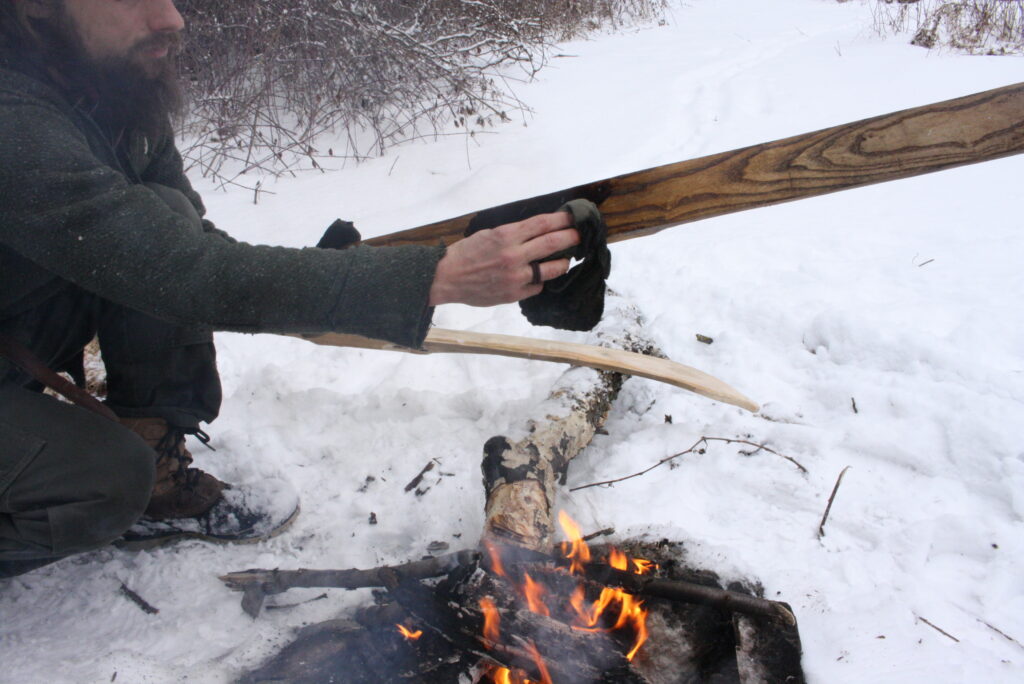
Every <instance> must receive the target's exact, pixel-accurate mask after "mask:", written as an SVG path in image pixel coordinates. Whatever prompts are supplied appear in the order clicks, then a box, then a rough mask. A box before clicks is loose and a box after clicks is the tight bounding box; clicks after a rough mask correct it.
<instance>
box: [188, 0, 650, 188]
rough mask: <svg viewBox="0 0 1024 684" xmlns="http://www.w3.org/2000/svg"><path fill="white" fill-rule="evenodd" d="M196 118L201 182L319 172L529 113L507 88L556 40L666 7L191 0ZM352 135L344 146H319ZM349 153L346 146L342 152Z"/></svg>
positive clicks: (566, 0) (191, 158)
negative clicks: (335, 163) (334, 135)
mask: <svg viewBox="0 0 1024 684" xmlns="http://www.w3.org/2000/svg"><path fill="white" fill-rule="evenodd" d="M179 7H180V9H181V11H182V13H183V14H184V15H185V16H186V19H187V20H188V23H189V36H188V41H187V48H186V51H185V53H184V54H183V56H182V68H183V72H184V74H185V75H186V76H187V80H188V83H189V90H190V93H189V95H190V97H189V99H190V103H191V104H190V111H189V114H188V116H187V118H186V119H185V120H184V121H183V122H181V126H180V127H181V132H182V139H183V140H185V141H187V142H186V147H185V149H184V150H183V152H184V154H185V157H186V160H187V162H188V163H189V165H190V166H195V167H198V168H199V169H200V170H201V172H202V173H203V174H204V175H212V176H214V177H217V178H221V179H225V180H230V178H232V177H237V176H236V174H241V173H246V172H248V171H251V170H262V171H273V172H281V171H283V170H290V169H295V168H308V167H310V166H311V167H314V168H319V167H320V165H321V164H322V163H323V162H324V160H325V159H328V158H333V159H338V160H346V159H361V158H365V157H367V156H372V155H377V154H380V153H381V152H382V151H383V150H384V149H385V148H386V147H387V146H389V145H391V144H394V143H397V142H401V141H405V140H410V139H414V138H416V137H419V136H425V135H436V134H438V133H439V132H440V131H442V130H443V129H445V128H447V127H449V126H450V125H451V124H452V123H453V122H454V124H455V126H456V127H458V128H459V129H461V130H462V131H464V132H467V133H470V134H472V133H473V132H475V131H477V130H480V129H482V128H485V127H487V126H491V125H493V124H495V123H497V122H500V121H505V120H507V119H509V118H510V117H511V116H512V115H513V114H514V113H515V112H523V111H525V110H526V109H527V107H526V105H525V104H524V103H523V102H521V101H520V100H518V99H517V98H516V97H515V95H514V93H513V91H512V88H511V84H512V83H513V82H514V81H515V80H517V79H521V80H526V79H530V78H532V77H533V76H534V75H535V74H536V72H537V71H538V70H539V69H540V68H541V67H542V66H544V64H545V62H546V59H547V50H548V48H549V47H550V45H551V43H552V42H553V41H556V40H563V39H566V38H570V37H574V36H578V35H581V34H585V33H588V32H592V31H594V30H597V29H600V28H602V27H605V26H608V27H612V28H615V27H619V26H621V25H623V24H624V23H631V22H637V21H646V20H651V19H653V18H656V17H657V16H660V13H661V11H662V10H663V9H664V7H665V2H664V0H555V1H547V2H545V1H542V0H525V1H522V2H515V1H514V0H420V1H417V2H409V1H408V0H382V1H377V2H369V1H366V0H233V1H232V2H219V1H218V0H181V2H180V3H179ZM329 131H334V132H343V135H342V136H341V139H342V140H343V141H344V143H343V145H344V148H343V149H332V148H328V149H326V150H323V149H320V148H319V147H318V144H317V143H318V140H319V139H320V137H321V136H322V135H323V134H324V133H326V132H329ZM339 147H340V145H339Z"/></svg>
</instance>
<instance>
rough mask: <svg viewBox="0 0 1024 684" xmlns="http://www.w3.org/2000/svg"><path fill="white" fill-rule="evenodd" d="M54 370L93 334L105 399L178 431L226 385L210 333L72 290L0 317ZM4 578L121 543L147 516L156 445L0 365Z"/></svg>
mask: <svg viewBox="0 0 1024 684" xmlns="http://www.w3.org/2000/svg"><path fill="white" fill-rule="evenodd" d="M0 333H6V334H9V335H11V336H17V337H18V338H19V340H20V341H21V342H22V343H23V344H25V345H26V346H28V347H29V348H30V349H32V351H33V352H34V353H35V354H36V355H37V356H38V357H39V358H40V360H42V361H43V362H44V363H46V364H47V365H48V366H49V367H51V368H57V369H67V368H69V366H71V365H73V363H74V362H75V360H76V359H78V358H79V355H80V353H81V350H82V347H83V346H84V345H85V344H87V343H88V342H89V341H90V340H91V339H92V337H93V335H98V336H99V339H100V348H101V349H102V353H103V360H104V364H105V366H106V369H107V389H108V394H107V404H108V406H110V408H112V409H113V410H114V412H115V413H117V414H118V415H120V416H132V417H145V416H157V417H162V418H165V419H166V420H167V421H168V423H170V424H171V425H174V426H176V427H178V428H180V429H182V430H183V431H184V432H194V431H196V430H197V429H198V428H199V422H200V421H205V422H209V421H211V420H213V419H214V418H215V417H216V416H217V412H218V410H219V408H220V400H221V389H220V380H219V377H218V375H217V370H216V359H215V352H214V348H213V342H212V337H211V334H210V332H209V331H206V330H190V329H185V328H181V327H178V326H175V325H172V324H170V323H166V322H164V321H161V320H158V319H155V318H152V317H150V316H147V315H145V314H142V313H139V312H137V311H133V310H130V309H126V308H124V307H121V306H118V305H116V304H112V303H110V302H107V301H104V300H101V299H99V298H97V297H95V296H94V295H91V294H89V293H87V292H84V291H83V290H81V289H79V288H76V287H74V286H71V285H68V286H67V287H66V288H64V290H63V291H61V292H60V293H58V294H57V295H55V296H53V297H51V298H50V299H48V300H47V301H46V302H44V303H42V304H41V305H39V306H36V307H33V308H32V309H31V310H29V311H27V312H23V313H22V314H20V315H18V316H16V317H12V318H8V319H6V320H3V321H0ZM4 369H6V373H3V374H0V577H3V576H10V575H15V574H20V573H22V572H26V571H28V570H30V569H32V568H34V567H38V566H40V565H44V564H46V563H49V562H52V561H54V560H57V559H59V558H62V557H64V556H67V555H69V554H73V553H78V552H81V551H86V550H90V549H94V548H97V547H99V546H103V545H105V544H107V543H109V542H110V541H112V540H113V539H116V538H117V537H118V536H119V535H120V534H121V533H122V532H124V530H126V529H127V528H128V527H129V526H131V524H132V523H134V522H135V521H136V520H137V519H138V518H139V516H140V515H141V514H142V512H143V510H144V509H145V507H146V503H147V502H148V500H149V495H150V492H151V490H152V483H153V476H154V474H153V466H154V452H153V450H152V449H151V448H149V447H148V446H147V445H146V444H145V443H144V442H143V441H142V440H141V439H140V438H139V437H137V436H136V435H135V434H134V433H132V432H130V431H129V430H127V429H125V428H124V427H122V426H121V425H120V424H118V423H115V422H113V421H111V420H109V419H106V418H103V417H102V416H99V415H97V414H94V413H91V412H89V411H86V410H85V409H82V408H79V407H77V406H72V405H68V404H66V403H63V402H60V401H57V400H56V399H53V398H51V397H49V396H46V395H44V394H42V393H41V392H40V391H39V390H40V389H41V388H40V387H39V386H38V385H37V384H36V383H34V382H33V381H32V380H31V378H29V377H28V376H26V375H25V374H23V373H22V372H20V371H19V370H17V369H15V368H12V367H11V365H10V364H7V363H5V362H3V361H0V371H2V370H4Z"/></svg>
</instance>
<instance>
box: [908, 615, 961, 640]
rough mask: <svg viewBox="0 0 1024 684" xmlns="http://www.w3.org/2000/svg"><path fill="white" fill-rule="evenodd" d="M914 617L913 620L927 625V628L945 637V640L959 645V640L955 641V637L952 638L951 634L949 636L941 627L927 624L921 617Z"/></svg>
mask: <svg viewBox="0 0 1024 684" xmlns="http://www.w3.org/2000/svg"><path fill="white" fill-rule="evenodd" d="M914 617H915V618H917V619H918V620H920V621H921V622H923V623H924V624H926V625H928V626H929V627H931V628H932V629H934V630H935V631H936V632H938V633H939V634H941V635H942V636H944V637H947V638H949V639H952V640H953V641H955V642H956V643H958V644H959V643H960V640H959V639H957V638H956V637H955V636H953V635H952V634H950V633H949V632H947V631H946V630H944V629H942V628H941V627H939V626H937V625H935V624H933V623H931V622H929V621H928V620H925V619H924V618H923V617H921V616H920V615H915V616H914Z"/></svg>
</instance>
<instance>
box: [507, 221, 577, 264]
mask: <svg viewBox="0 0 1024 684" xmlns="http://www.w3.org/2000/svg"><path fill="white" fill-rule="evenodd" d="M509 226H510V227H512V229H513V230H514V231H515V234H516V236H517V237H518V238H519V241H520V242H529V241H530V240H532V239H534V238H536V237H538V236H540V235H544V234H546V233H551V232H553V231H558V230H564V229H565V228H569V227H570V226H572V214H570V213H569V212H567V211H556V212H554V213H552V214H537V215H536V216H531V217H530V218H528V219H526V220H524V221H520V222H519V223H512V224H509ZM550 253H551V252H548V254H550Z"/></svg>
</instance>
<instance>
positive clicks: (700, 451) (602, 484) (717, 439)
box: [569, 436, 807, 492]
mask: <svg viewBox="0 0 1024 684" xmlns="http://www.w3.org/2000/svg"><path fill="white" fill-rule="evenodd" d="M708 442H725V443H726V444H746V445H748V446H752V447H757V450H756V451H750V452H745V453H746V455H748V456H752V455H754V454H756V453H757V452H758V451H767V452H768V453H770V454H775V455H776V456H778V457H780V458H784V459H786V460H787V461H789V462H790V463H792V464H793V465H795V466H796V467H797V468H799V469H800V472H802V473H804V474H805V475H806V474H807V468H805V467H803V466H802V465H801V464H800V462H799V461H797V460H796V459H795V458H793V457H791V456H786V455H785V454H780V453H779V452H778V451H775V450H774V449H769V448H768V447H766V446H765V445H764V444H757V443H755V442H750V441H747V440H745V439H730V438H728V437H707V436H704V437H701V438H700V439H698V440H697V441H696V442H694V443H693V446H691V447H690V448H689V449H686V450H685V451H680V452H679V453H676V454H672V455H671V456H666V457H665V458H663V459H661V460H660V461H658V462H657V463H655V464H654V465H652V466H650V467H648V468H644V469H643V470H641V471H640V472H638V473H633V474H632V475H626V476H624V477H617V478H615V479H614V480H604V481H602V482H591V483H590V484H585V485H580V486H579V487H572V488H571V489H570V490H569V491H570V492H575V491H579V490H580V489H587V488H589V487H606V486H609V485H613V484H616V483H619V482H625V481H626V480H632V479H633V478H634V477H640V476H641V475H646V474H647V473H649V472H651V471H652V470H654V469H655V468H658V467H660V466H663V465H665V464H666V463H668V462H669V461H672V460H674V459H677V458H679V457H680V456H686V455H687V454H692V453H698V454H703V453H704V449H698V447H699V446H700V445H701V444H703V445H704V446H705V447H706V446H708Z"/></svg>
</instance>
